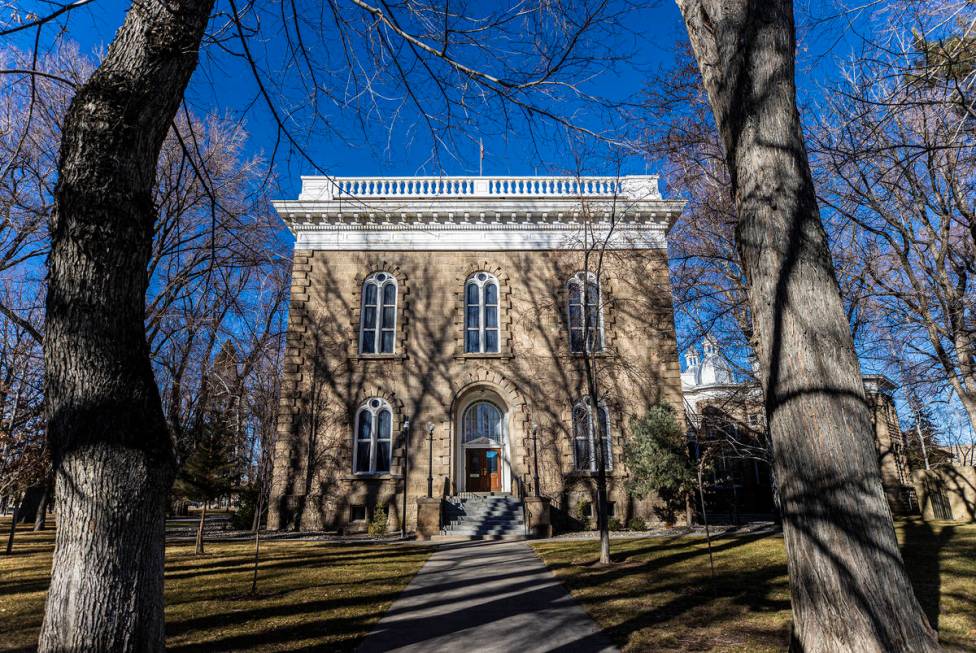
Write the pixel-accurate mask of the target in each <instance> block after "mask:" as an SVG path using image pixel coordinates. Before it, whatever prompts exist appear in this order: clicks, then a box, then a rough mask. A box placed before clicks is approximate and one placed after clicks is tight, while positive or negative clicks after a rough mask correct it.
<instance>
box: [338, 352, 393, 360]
mask: <svg viewBox="0 0 976 653" xmlns="http://www.w3.org/2000/svg"><path fill="white" fill-rule="evenodd" d="M406 357H407V356H406V354H403V353H400V354H353V355H352V356H351V357H350V358H351V359H352V360H357V361H402V360H403V359H405V358H406Z"/></svg>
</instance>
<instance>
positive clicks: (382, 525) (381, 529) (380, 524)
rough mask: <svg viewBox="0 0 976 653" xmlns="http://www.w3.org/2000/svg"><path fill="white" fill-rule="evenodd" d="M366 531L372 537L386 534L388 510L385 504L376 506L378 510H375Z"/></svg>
mask: <svg viewBox="0 0 976 653" xmlns="http://www.w3.org/2000/svg"><path fill="white" fill-rule="evenodd" d="M366 532H367V533H369V534H370V535H371V536H372V537H379V536H380V535H385V534H386V510H384V509H383V506H376V510H374V511H373V518H372V519H371V520H370V521H369V525H368V526H367V527H366Z"/></svg>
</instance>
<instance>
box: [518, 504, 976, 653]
mask: <svg viewBox="0 0 976 653" xmlns="http://www.w3.org/2000/svg"><path fill="white" fill-rule="evenodd" d="M896 530H897V532H898V540H899V542H900V543H901V545H902V555H903V556H904V559H905V564H906V567H907V568H908V572H909V575H910V576H911V578H912V583H913V585H914V587H915V593H916V595H917V596H918V599H919V601H920V602H921V604H922V607H923V609H924V610H925V613H926V615H928V617H929V620H930V621H931V622H932V623H933V624H934V625H935V626H936V627H937V628H938V630H939V638H940V641H942V643H943V645H944V646H945V647H946V650H949V651H966V652H970V651H972V652H976V525H973V524H959V523H952V522H938V523H924V522H922V521H919V520H905V521H899V522H898V523H897V524H896ZM533 546H534V548H535V550H536V552H537V553H538V554H539V556H540V557H541V558H542V559H543V561H544V562H545V563H546V565H547V566H548V567H549V568H550V569H551V570H552V571H553V572H554V573H555V574H556V576H557V577H558V578H559V579H560V580H561V581H562V582H563V583H564V584H565V585H566V587H567V588H568V589H569V591H570V593H571V594H572V595H573V598H574V599H575V600H576V601H577V602H579V604H580V605H582V606H583V608H584V609H585V610H586V611H587V612H588V613H589V614H590V616H591V617H593V619H594V620H595V621H596V622H597V623H598V624H600V626H601V627H603V628H604V629H605V630H606V632H607V634H608V635H609V636H610V637H611V638H612V639H613V640H614V642H615V643H616V644H617V645H618V646H620V647H621V649H622V650H624V651H715V652H718V651H721V652H733V651H742V652H746V651H749V652H753V651H755V652H766V651H768V652H773V651H776V652H779V651H784V650H786V648H787V645H788V641H789V628H790V621H791V613H790V598H789V586H788V584H787V575H786V555H785V551H784V549H783V538H782V536H781V535H779V534H776V535H741V536H728V537H721V538H717V539H715V540H714V541H713V550H714V552H715V573H716V582H715V588H714V593H713V588H712V584H711V582H710V577H709V570H708V553H707V548H706V543H705V539H704V538H699V537H689V536H681V537H668V538H645V539H633V540H614V541H613V543H612V544H611V551H612V558H613V561H614V563H613V564H612V565H610V566H609V567H599V566H597V565H596V564H595V563H596V561H597V559H598V556H597V554H598V548H597V547H598V543H597V542H596V541H594V540H585V541H570V540H550V541H539V542H535V543H533Z"/></svg>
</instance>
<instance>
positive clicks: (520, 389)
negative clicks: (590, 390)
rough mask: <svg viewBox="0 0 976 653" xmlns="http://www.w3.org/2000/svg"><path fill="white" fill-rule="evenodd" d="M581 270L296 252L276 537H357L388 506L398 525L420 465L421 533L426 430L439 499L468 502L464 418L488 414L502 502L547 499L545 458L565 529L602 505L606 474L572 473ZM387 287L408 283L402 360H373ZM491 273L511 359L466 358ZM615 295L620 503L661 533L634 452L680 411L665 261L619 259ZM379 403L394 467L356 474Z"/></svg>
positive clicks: (660, 255) (622, 510) (534, 263)
mask: <svg viewBox="0 0 976 653" xmlns="http://www.w3.org/2000/svg"><path fill="white" fill-rule="evenodd" d="M583 258H584V257H583V254H582V253H581V252H579V251H522V252H496V251H486V252H429V251H410V252H404V251H385V252H384V251H357V252H335V251H309V252H297V253H296V256H295V259H294V272H293V284H292V301H291V314H290V319H289V334H288V361H287V362H288V364H287V366H286V379H285V389H284V391H283V395H284V397H283V406H282V407H283V410H282V425H281V429H280V434H279V439H278V444H277V451H276V455H275V467H274V480H273V499H272V515H271V523H270V527H271V528H301V529H333V528H348V527H350V526H351V527H353V528H355V527H358V526H361V524H356V523H354V522H356V521H360V520H359V519H357V518H359V517H362V516H363V515H364V514H366V515H369V514H371V513H372V511H373V510H374V508H375V507H376V506H384V507H385V508H386V512H387V514H389V515H391V522H390V525H391V526H396V525H398V524H399V519H400V513H401V512H402V505H403V502H402V492H403V482H402V480H403V475H402V469H403V457H404V456H407V457H408V458H409V472H408V478H407V492H408V503H407V505H408V511H407V525H408V527H410V528H413V526H414V519H415V518H416V515H415V514H411V513H413V512H414V511H413V510H411V509H410V507H412V506H413V505H414V500H415V498H416V497H419V496H426V492H427V479H428V460H429V458H430V455H429V454H430V452H429V446H430V443H429V441H428V437H427V432H426V428H425V427H426V425H427V424H428V423H430V424H432V425H433V426H434V431H433V456H432V460H433V464H432V475H433V485H434V494H435V496H440V495H449V494H455V493H457V492H460V491H463V490H464V489H465V488H464V481H463V479H462V476H463V475H464V474H465V473H466V471H465V469H464V465H465V461H464V460H463V457H462V456H460V455H459V448H460V447H461V446H462V445H461V443H460V439H459V436H460V429H461V424H460V419H461V415H460V412H461V411H462V410H463V408H464V407H466V406H467V405H468V404H469V403H470V402H471V401H473V400H478V399H484V400H488V401H491V402H492V403H493V404H495V405H496V406H498V407H499V408H500V409H501V410H502V412H503V413H504V415H505V418H504V419H505V442H504V446H503V447H502V448H503V449H504V451H503V453H502V458H503V460H502V464H503V475H502V483H503V487H502V489H501V491H509V492H512V493H514V494H519V493H520V492H531V491H533V489H534V488H533V487H532V484H533V478H534V469H535V461H536V456H537V458H538V470H539V476H540V485H541V487H540V490H541V494H543V495H545V496H548V497H550V498H551V500H552V504H553V506H554V508H557V514H558V511H559V510H561V511H562V512H563V513H569V514H573V513H574V512H575V511H576V510H577V505H578V504H579V503H580V502H589V501H592V493H593V474H592V473H591V472H588V471H577V470H576V466H577V465H576V462H575V461H574V448H573V441H574V434H573V429H572V410H573V406H574V403H575V402H576V401H578V400H579V399H580V398H582V397H583V396H584V395H585V394H586V383H585V376H584V370H583V362H584V361H583V356H582V355H581V354H574V353H572V352H571V351H570V343H569V335H568V333H569V332H568V325H567V319H568V318H567V302H568V295H567V287H566V284H567V281H568V280H569V279H570V277H571V276H572V275H574V274H575V273H577V272H578V271H580V270H582V269H584V268H585V267H586V263H585V262H584V260H583ZM590 265H591V267H592V263H591V264H590ZM377 272H385V273H387V274H389V275H391V276H392V277H394V278H395V279H396V282H397V288H398V297H397V299H398V305H397V318H398V319H397V321H396V344H395V348H394V351H393V352H392V353H389V354H361V353H360V344H359V338H360V322H361V319H362V316H361V306H362V299H361V293H362V291H363V282H364V280H365V279H366V278H367V277H368V276H369V275H371V274H375V273H377ZM479 272H486V273H489V274H490V275H492V276H493V277H495V278H497V279H498V282H499V286H500V287H499V291H500V292H499V296H500V301H499V309H500V310H499V314H500V347H499V351H498V352H497V353H465V348H464V340H463V336H464V310H465V306H464V288H465V281H466V280H467V279H468V278H469V277H470V276H471V275H473V274H476V273H479ZM601 280H602V293H603V297H602V302H601V303H602V308H603V323H604V339H605V347H604V352H603V353H595V354H592V355H591V356H590V359H591V362H592V364H593V366H594V368H595V373H596V377H597V379H598V380H599V386H600V387H601V390H602V392H603V393H605V401H606V404H607V409H608V411H607V412H608V416H609V426H610V438H611V463H612V470H611V471H610V474H609V478H610V481H609V482H610V500H611V501H613V502H614V510H615V514H616V515H617V516H618V518H619V519H621V520H623V519H626V518H629V517H630V516H640V517H642V518H645V519H653V518H654V512H653V510H652V506H651V505H650V503H641V502H634V501H633V500H630V499H628V496H627V493H626V491H625V488H624V480H625V478H626V475H627V470H626V466H625V465H624V464H623V462H622V460H621V453H622V452H621V442H622V438H624V437H627V432H628V422H629V420H630V419H631V418H632V417H636V416H639V415H640V414H641V413H642V412H643V411H644V410H645V409H646V408H647V407H648V406H649V405H651V404H653V403H656V402H659V401H668V402H671V403H672V404H673V405H674V407H675V409H676V410H677V411H678V412H679V413H680V409H681V403H680V401H681V399H680V390H679V388H680V383H679V376H678V375H679V369H678V362H677V353H676V342H675V331H674V318H673V312H672V305H671V288H670V283H669V279H668V269H667V255H666V252H665V251H663V250H643V251H640V250H614V251H609V252H607V253H606V255H605V257H604V260H603V263H602V274H601ZM371 398H381V399H383V400H385V401H386V402H388V404H389V405H390V406H391V407H392V412H393V424H394V428H393V435H394V437H393V441H394V444H393V460H392V464H391V465H390V471H389V472H388V473H375V474H356V473H354V470H353V443H354V428H355V426H354V421H355V418H356V414H357V411H358V409H359V408H360V406H361V405H363V404H364V402H366V401H367V400H369V399H371ZM407 419H409V421H410V425H411V428H410V430H409V438H408V441H405V440H404V439H403V433H404V424H405V421H406V420H407ZM533 423H534V424H537V425H538V430H537V436H536V437H537V439H536V441H535V448H534V449H533V442H532V438H531V426H532V424H533Z"/></svg>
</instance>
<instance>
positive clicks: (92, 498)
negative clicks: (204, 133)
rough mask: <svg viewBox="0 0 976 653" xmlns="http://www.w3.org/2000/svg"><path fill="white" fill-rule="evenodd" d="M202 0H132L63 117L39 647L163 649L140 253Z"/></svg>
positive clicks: (162, 457) (161, 470)
mask: <svg viewBox="0 0 976 653" xmlns="http://www.w3.org/2000/svg"><path fill="white" fill-rule="evenodd" d="M211 6H212V1H208V0H165V1H164V0H146V1H144V2H139V3H134V4H133V5H132V6H131V8H130V9H129V11H128V13H127V14H126V17H125V21H124V22H123V24H122V26H121V27H120V28H119V31H118V33H117V34H116V36H115V39H114V41H113V42H112V44H111V46H110V47H109V49H108V53H107V54H106V56H105V59H104V60H103V61H102V64H101V65H100V66H99V68H98V69H97V70H96V71H95V73H94V74H93V75H92V77H91V78H90V79H89V80H88V81H87V82H86V83H85V84H84V85H82V86H81V87H80V88H79V89H78V92H77V94H76V95H75V97H74V99H73V100H72V102H71V106H70V107H69V109H68V112H67V114H66V116H65V120H64V126H63V129H62V142H61V153H60V159H59V164H58V173H59V174H58V185H57V187H56V189H55V211H54V213H53V215H52V217H51V223H50V234H51V253H50V255H49V258H48V295H47V318H46V322H45V328H46V334H45V337H44V360H45V396H46V408H47V417H48V424H49V427H48V434H49V442H50V446H51V452H52V455H53V459H54V465H55V469H56V491H57V505H58V520H59V523H58V529H57V536H56V539H55V550H54V560H53V565H52V574H51V587H50V590H49V593H48V597H47V604H46V608H45V615H44V622H43V626H42V628H41V635H40V642H39V649H40V651H42V652H45V651H82V650H84V651H161V650H163V644H164V643H163V545H164V521H163V519H164V510H165V506H166V497H167V494H168V492H169V488H170V485H171V484H172V479H173V469H174V464H175V463H174V456H173V450H172V443H171V440H170V437H169V433H168V431H167V427H166V422H165V420H164V418H163V412H162V406H161V404H160V398H159V391H158V389H157V387H156V383H155V380H154V378H153V373H152V369H151V367H150V361H149V349H148V346H147V344H146V339H145V332H144V318H145V295H146V286H147V273H146V265H147V262H148V260H149V255H150V250H151V247H152V236H153V223H154V218H155V209H154V206H153V200H152V193H153V187H154V185H155V169H156V162H157V159H158V157H159V151H160V147H161V145H162V142H163V138H164V137H165V135H166V132H167V130H168V129H169V125H170V124H171V121H172V119H173V117H174V115H175V113H176V110H177V108H178V106H179V103H180V100H181V98H182V95H183V91H184V89H185V88H186V84H187V82H188V81H189V79H190V75H191V74H192V72H193V69H194V68H195V67H196V63H197V51H198V48H199V45H200V41H201V39H202V37H203V33H204V29H205V27H206V23H207V17H208V15H209V12H210V9H211Z"/></svg>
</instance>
